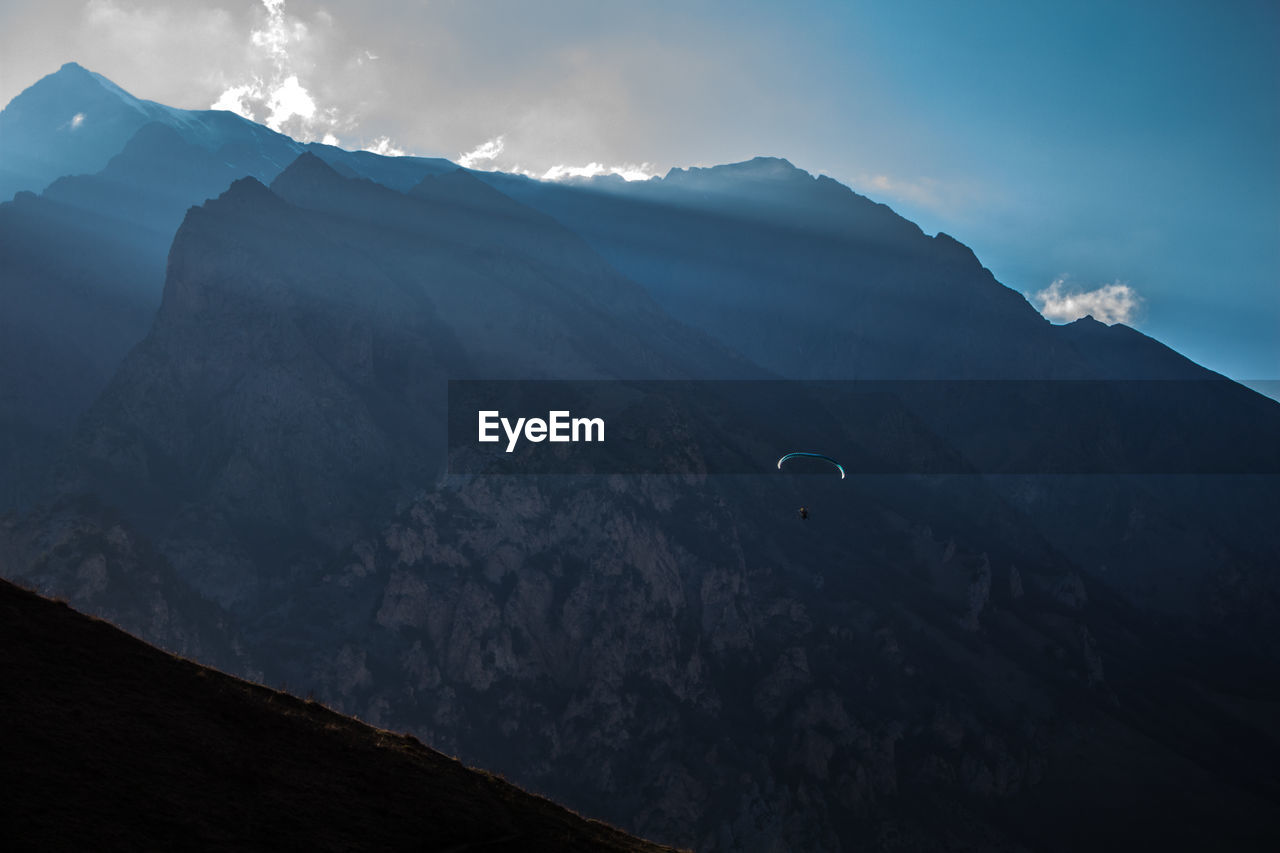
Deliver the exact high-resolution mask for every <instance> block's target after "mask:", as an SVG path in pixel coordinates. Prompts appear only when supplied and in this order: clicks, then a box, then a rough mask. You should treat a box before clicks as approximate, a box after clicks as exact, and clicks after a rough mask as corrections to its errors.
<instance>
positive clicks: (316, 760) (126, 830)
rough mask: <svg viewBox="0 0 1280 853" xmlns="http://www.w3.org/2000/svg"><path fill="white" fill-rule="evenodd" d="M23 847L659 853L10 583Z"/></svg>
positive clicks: (10, 817) (5, 642) (14, 810)
mask: <svg viewBox="0 0 1280 853" xmlns="http://www.w3.org/2000/svg"><path fill="white" fill-rule="evenodd" d="M0 613H2V614H3V619H0V679H2V680H3V682H4V685H5V689H4V691H3V693H0V719H3V720H4V726H3V727H0V762H2V763H3V766H4V773H3V779H4V782H3V793H4V802H5V813H6V815H7V818H6V825H5V832H6V837H7V838H8V843H9V844H11V845H17V846H16V847H14V848H12V849H23V850H28V849H30V850H35V849H39V850H83V849H87V848H92V849H95V850H137V849H155V848H172V847H182V848H185V849H192V848H199V849H228V850H230V849H235V850H279V849H281V848H282V847H288V848H305V849H311V850H357V849H358V850H392V849H395V850H400V849H404V850H407V849H413V850H440V851H445V850H461V849H472V848H478V847H483V848H485V849H493V850H547V851H553V850H554V851H561V850H582V851H587V850H590V851H597V850H618V851H623V850H627V851H646V850H653V851H657V850H663V849H669V848H661V847H658V846H657V845H654V844H649V843H647V842H644V841H641V840H639V839H637V838H632V837H630V836H627V835H624V834H623V833H621V832H618V831H617V830H614V829H612V828H610V827H608V826H605V825H603V824H600V823H597V822H594V821H588V820H584V819H583V818H581V817H579V816H578V815H575V814H572V813H570V812H568V811H566V810H565V809H563V808H561V807H559V806H557V805H555V804H554V803H552V802H549V801H547V800H544V799H542V798H540V797H535V796H532V795H530V794H527V793H525V792H524V791H521V790H519V789H518V788H516V787H514V786H512V785H510V784H507V783H506V782H504V781H502V780H501V779H499V778H497V777H494V776H492V775H489V774H487V773H482V772H479V771H475V770H471V769H468V768H466V767H464V766H463V765H462V764H460V763H459V762H458V761H457V760H456V759H451V758H448V757H446V756H444V755H441V754H440V753H438V752H436V751H434V750H431V749H428V748H426V747H424V746H423V745H422V744H421V743H419V742H418V741H417V740H416V739H414V738H412V737H409V736H407V735H399V734H394V733H392V732H388V731H381V730H378V729H375V728H372V727H370V726H367V725H364V724H362V723H360V722H358V721H356V720H353V719H351V718H349V717H343V716H341V715H339V714H336V713H334V712H332V711H330V710H328V709H326V708H324V707H322V706H320V705H317V704H316V703H314V702H311V701H306V702H304V701H303V700H301V699H297V698H294V697H293V696H290V695H288V694H286V693H280V692H277V691H274V690H270V689H268V688H265V687H261V686H259V685H255V684H250V683H247V682H244V681H239V680H237V679H235V678H231V677H229V676H226V675H223V674H222V673H220V672H217V671H216V670H211V669H206V668H205V667H202V666H199V665H197V664H194V663H191V662H190V661H187V660H183V659H181V658H177V657H174V656H172V655H168V654H165V653H164V652H161V651H158V650H156V649H154V648H150V647H148V646H146V645H145V644H143V643H141V642H139V641H138V640H136V639H134V638H133V637H130V636H128V635H127V634H124V633H123V632H121V631H119V630H118V629H116V628H114V627H112V626H111V625H108V624H106V623H104V622H100V621H97V620H95V619H90V618H88V617H85V616H82V615H80V614H78V613H76V612H75V611H72V610H70V609H69V608H67V607H66V605H64V604H58V603H55V602H52V601H49V600H47V599H42V598H40V597H38V596H36V595H34V594H33V593H30V592H27V591H25V590H22V589H19V588H17V587H15V586H13V585H12V584H9V583H7V582H4V581H0Z"/></svg>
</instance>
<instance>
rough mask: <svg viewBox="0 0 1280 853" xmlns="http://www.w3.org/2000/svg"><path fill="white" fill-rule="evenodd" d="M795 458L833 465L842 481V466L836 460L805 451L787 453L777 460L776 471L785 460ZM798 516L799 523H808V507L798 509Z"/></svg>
mask: <svg viewBox="0 0 1280 853" xmlns="http://www.w3.org/2000/svg"><path fill="white" fill-rule="evenodd" d="M796 458H809V459H821V460H822V461H823V462H829V463H831V464H832V465H834V466H835V468H836V470H837V471H839V472H840V479H841V480H843V479H844V466H843V465H841V464H840V463H839V462H837V461H836V460H834V459H832V458H831V457H830V456H828V455H826V454H825V453H810V452H808V451H805V450H797V451H796V452H794V453H787V454H785V455H784V456H783V457H782V458H781V459H779V460H778V470H779V471H781V470H782V463H783V462H786V461H787V460H789V459H796ZM799 514H800V520H801V521H808V520H809V507H807V506H802V507H800V513H799Z"/></svg>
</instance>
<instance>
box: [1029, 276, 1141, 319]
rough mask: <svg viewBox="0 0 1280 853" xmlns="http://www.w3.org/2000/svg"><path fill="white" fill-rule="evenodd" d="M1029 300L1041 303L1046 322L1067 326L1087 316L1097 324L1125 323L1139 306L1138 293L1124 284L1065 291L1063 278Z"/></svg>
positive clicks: (1116, 283) (1118, 282)
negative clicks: (1057, 321)
mask: <svg viewBox="0 0 1280 853" xmlns="http://www.w3.org/2000/svg"><path fill="white" fill-rule="evenodd" d="M1032 299H1034V300H1035V301H1037V302H1039V303H1040V313H1041V314H1043V315H1044V317H1045V319H1047V320H1059V321H1061V322H1064V323H1070V322H1072V321H1073V320H1079V319H1080V318H1081V317H1084V316H1086V315H1092V317H1093V319H1095V320H1097V321H1098V322H1100V323H1106V324H1108V325H1111V324H1112V323H1128V322H1129V321H1130V320H1132V319H1133V317H1134V315H1135V314H1137V312H1138V308H1139V306H1140V305H1141V304H1142V299H1141V297H1139V296H1138V293H1137V291H1135V290H1134V289H1133V288H1132V287H1130V286H1129V284H1128V283H1127V282H1122V281H1114V282H1112V283H1111V284H1104V285H1102V286H1101V287H1099V288H1096V289H1095V290H1074V291H1068V290H1067V284H1066V277H1065V276H1064V277H1062V278H1059V279H1056V280H1055V281H1054V282H1053V283H1052V284H1050V285H1049V286H1048V287H1046V288H1045V289H1044V290H1042V291H1040V292H1039V293H1037V294H1035V295H1034V296H1033V297H1032Z"/></svg>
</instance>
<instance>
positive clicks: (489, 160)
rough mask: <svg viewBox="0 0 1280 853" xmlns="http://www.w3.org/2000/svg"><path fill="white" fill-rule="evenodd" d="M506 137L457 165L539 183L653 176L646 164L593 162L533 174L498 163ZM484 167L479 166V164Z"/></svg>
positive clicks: (473, 151)
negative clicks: (617, 176) (521, 176)
mask: <svg viewBox="0 0 1280 853" xmlns="http://www.w3.org/2000/svg"><path fill="white" fill-rule="evenodd" d="M506 149H507V145H506V135H505V134H504V135H502V136H495V137H493V138H492V139H488V140H486V141H484V142H482V143H481V144H479V145H477V146H476V147H475V148H473V149H471V150H470V151H468V152H466V153H465V154H460V155H459V156H458V165H459V166H461V167H463V168H464V169H484V170H486V171H495V172H496V171H502V172H511V173H513V174H517V175H524V176H525V177H529V178H536V179H537V180H540V181H564V180H568V179H570V178H594V177H596V176H597V175H619V176H621V177H622V178H623V179H624V180H628V181H647V180H648V179H649V178H652V177H653V175H654V172H653V167H652V166H651V165H650V164H649V163H639V164H636V163H627V164H624V165H621V166H606V165H604V164H603V163H598V162H595V161H592V162H590V163H588V164H587V165H585V166H566V165H564V164H557V165H555V166H552V167H551V168H549V169H546V170H544V171H542V172H534V171H531V170H529V169H525V168H522V167H521V166H520V165H519V163H515V164H512V162H511V161H510V159H507V160H506V162H499V160H500V159H502V155H503V154H504V153H505V152H506ZM482 163H483V164H486V165H484V166H482V165H481V164H482Z"/></svg>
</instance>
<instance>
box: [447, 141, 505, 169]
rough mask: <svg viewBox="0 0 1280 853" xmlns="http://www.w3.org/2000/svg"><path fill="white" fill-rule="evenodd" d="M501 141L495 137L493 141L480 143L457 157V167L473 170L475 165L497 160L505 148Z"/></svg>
mask: <svg viewBox="0 0 1280 853" xmlns="http://www.w3.org/2000/svg"><path fill="white" fill-rule="evenodd" d="M502 139H503V138H502V137H501V136H495V137H494V138H493V139H490V140H488V141H486V142H483V143H481V144H480V145H478V146H476V147H475V148H473V149H472V150H470V151H468V152H467V153H466V154H463V155H461V156H459V157H458V165H459V166H461V167H462V168H464V169H474V168H475V167H476V164H477V163H480V162H487V161H490V160H495V159H497V157H498V155H499V154H501V153H502V149H503V148H504V147H505V146H504V145H503V141H502Z"/></svg>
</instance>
